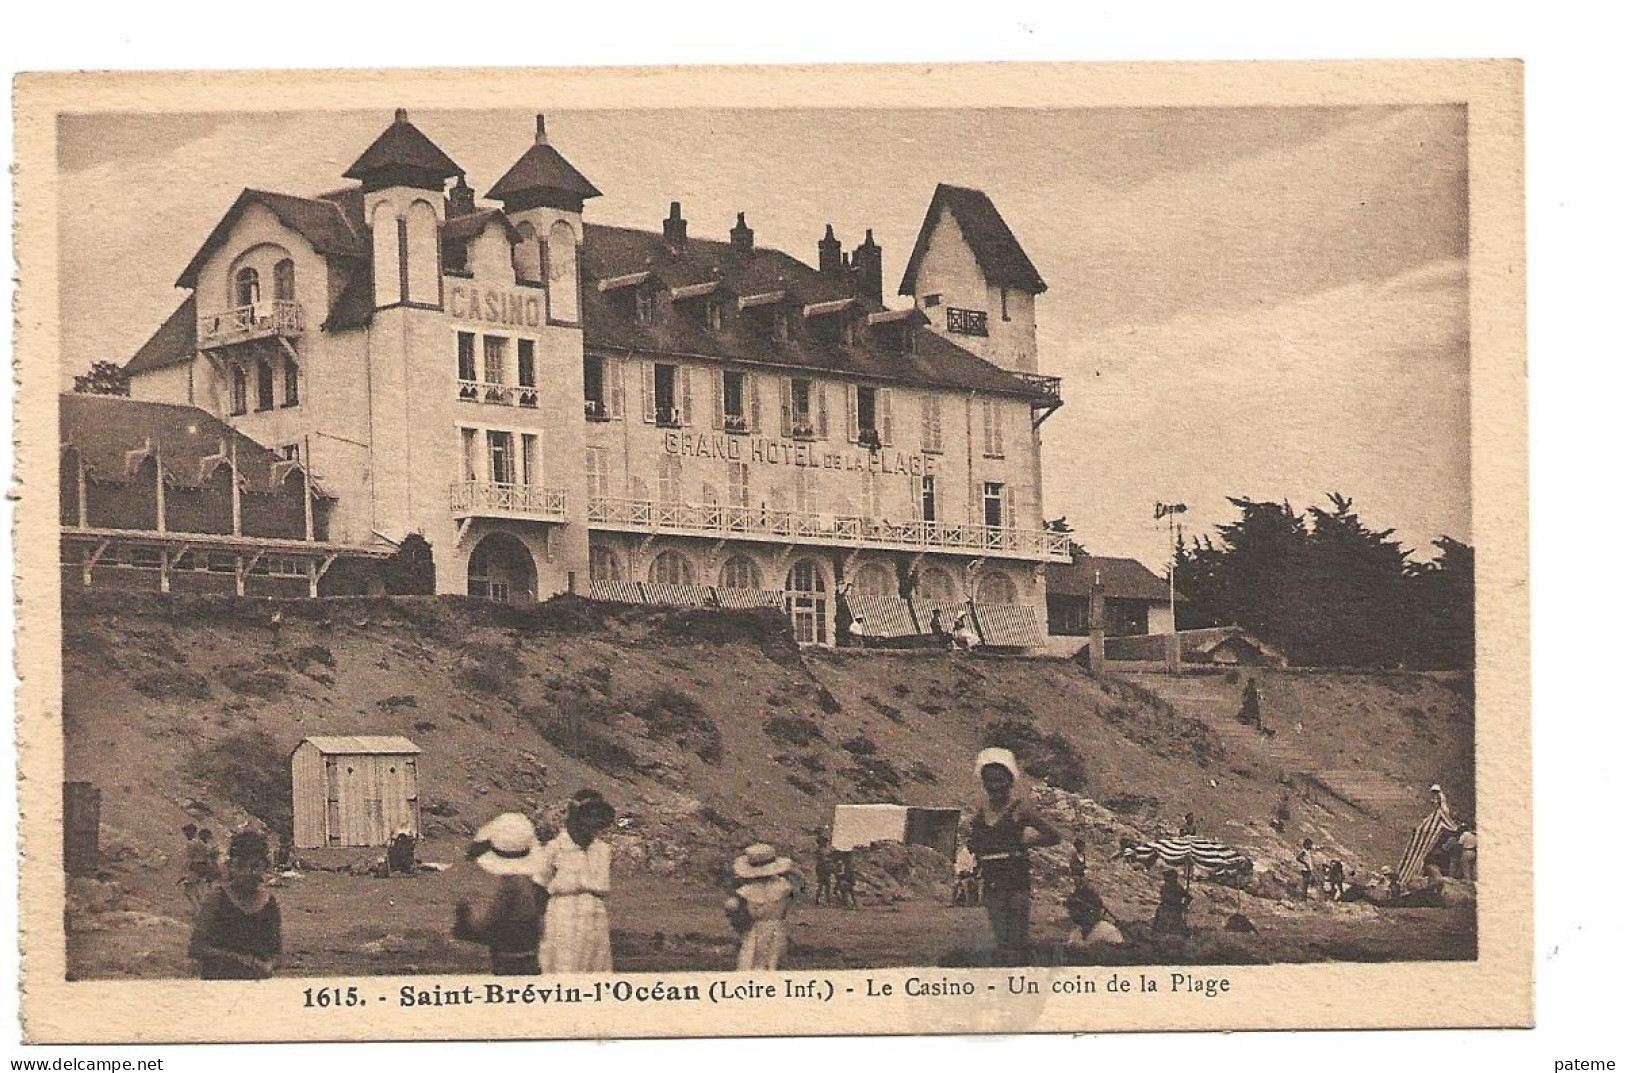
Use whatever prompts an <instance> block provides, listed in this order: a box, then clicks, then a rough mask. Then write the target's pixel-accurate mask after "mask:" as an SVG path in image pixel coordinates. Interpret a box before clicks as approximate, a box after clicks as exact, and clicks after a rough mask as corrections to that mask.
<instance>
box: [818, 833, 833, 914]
mask: <svg viewBox="0 0 1625 1073" xmlns="http://www.w3.org/2000/svg"><path fill="white" fill-rule="evenodd" d="M813 879H814V880H815V881H816V882H817V885H816V886H814V887H813V904H814V905H819V904H822V903H824V902H827V901H829V900H830V899H831V898H832V897H833V896H834V883H835V860H834V856H833V854H832V852H831V850H830V843H829V835H828V834H826V833H825V832H823V831H819V832H818V845H817V847H816V848H815V849H814V850H813Z"/></svg>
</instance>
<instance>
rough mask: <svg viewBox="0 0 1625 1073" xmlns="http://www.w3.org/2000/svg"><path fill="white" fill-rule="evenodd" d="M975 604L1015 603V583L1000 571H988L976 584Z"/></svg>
mask: <svg viewBox="0 0 1625 1073" xmlns="http://www.w3.org/2000/svg"><path fill="white" fill-rule="evenodd" d="M976 602H977V603H981V604H1013V603H1015V602H1016V583H1015V582H1014V581H1012V580H1010V575H1009V574H1006V573H1004V572H1003V571H1001V570H989V571H988V572H987V573H985V574H983V575H982V576H981V579H980V580H978V581H977V583H976Z"/></svg>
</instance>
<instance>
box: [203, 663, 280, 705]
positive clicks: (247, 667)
mask: <svg viewBox="0 0 1625 1073" xmlns="http://www.w3.org/2000/svg"><path fill="white" fill-rule="evenodd" d="M219 675H220V681H222V682H224V683H225V684H226V687H227V688H228V689H230V690H231V691H232V692H234V693H241V694H243V695H244V696H249V697H259V698H261V699H269V698H271V697H275V696H280V695H281V693H282V691H283V690H285V689H287V688H288V676H287V675H285V674H283V673H282V672H281V671H273V670H270V669H269V668H266V667H255V666H254V665H252V664H246V663H237V664H231V665H228V666H225V667H221V668H220V671H219Z"/></svg>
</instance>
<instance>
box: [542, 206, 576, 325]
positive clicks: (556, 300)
mask: <svg viewBox="0 0 1625 1073" xmlns="http://www.w3.org/2000/svg"><path fill="white" fill-rule="evenodd" d="M547 303H548V312H549V315H550V316H551V317H552V319H553V320H561V321H564V322H565V323H567V324H574V323H575V321H576V305H577V295H576V233H575V231H574V230H573V229H572V228H571V227H570V225H569V224H567V223H565V222H564V221H563V220H558V221H555V222H554V224H553V226H552V228H550V229H549V230H548V232H547Z"/></svg>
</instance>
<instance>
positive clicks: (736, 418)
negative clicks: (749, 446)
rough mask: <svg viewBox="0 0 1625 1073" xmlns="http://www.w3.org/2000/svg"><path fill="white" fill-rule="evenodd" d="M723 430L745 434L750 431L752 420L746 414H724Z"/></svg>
mask: <svg viewBox="0 0 1625 1073" xmlns="http://www.w3.org/2000/svg"><path fill="white" fill-rule="evenodd" d="M722 431H724V432H734V433H739V434H741V435H742V434H744V433H746V432H749V431H750V422H749V421H748V420H746V418H745V415H744V414H724V415H723V417H722Z"/></svg>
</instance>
